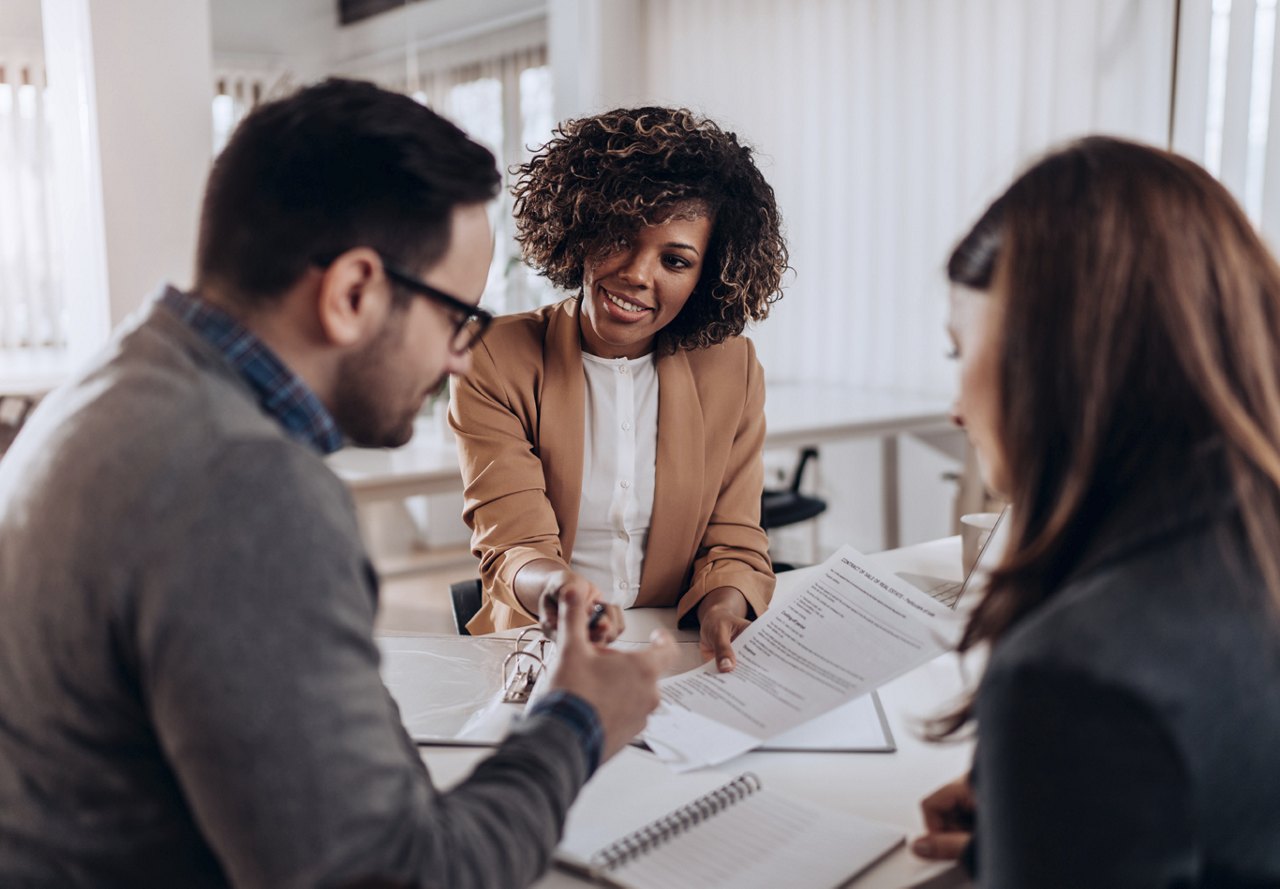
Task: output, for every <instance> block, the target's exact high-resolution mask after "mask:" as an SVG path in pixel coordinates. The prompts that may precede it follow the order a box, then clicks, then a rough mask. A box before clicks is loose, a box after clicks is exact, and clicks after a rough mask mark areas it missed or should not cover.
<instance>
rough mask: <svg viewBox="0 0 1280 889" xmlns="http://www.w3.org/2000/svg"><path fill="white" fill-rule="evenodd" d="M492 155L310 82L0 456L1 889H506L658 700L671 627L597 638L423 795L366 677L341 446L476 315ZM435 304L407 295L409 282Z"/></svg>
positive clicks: (341, 85)
mask: <svg viewBox="0 0 1280 889" xmlns="http://www.w3.org/2000/svg"><path fill="white" fill-rule="evenodd" d="M498 184H499V177H498V173H497V170H496V169H495V167H494V161H493V157H492V156H491V155H490V154H489V152H487V151H486V150H485V149H483V148H481V147H480V146H478V145H476V144H475V143H474V142H471V141H470V140H469V139H467V138H466V136H465V135H464V134H463V133H462V132H461V131H459V130H458V129H457V128H455V127H453V126H452V125H451V124H449V123H447V122H446V121H444V120H443V119H442V118H440V117H439V116H437V115H435V114H434V113H433V112H431V111H429V110H428V109H426V108H424V107H422V106H420V105H418V104H416V103H415V102H413V101H412V100H410V99H408V98H406V97H404V96H398V95H395V94H392V93H388V92H384V91H382V90H379V89H377V88H375V87H373V86H371V85H368V84H359V83H354V82H350V81H328V82H326V83H323V84H320V85H318V86H314V87H311V88H309V89H306V90H303V91H302V92H300V93H298V94H296V95H294V96H293V97H291V98H288V99H284V100H281V101H279V102H275V103H272V104H269V105H267V106H264V107H263V108H261V109H259V110H257V111H256V112H254V113H253V114H252V115H250V117H249V118H248V119H246V121H245V122H244V124H243V125H242V126H241V127H240V129H239V130H237V132H236V134H235V136H234V137H233V138H232V140H231V142H230V143H229V144H228V146H227V148H226V149H225V151H224V152H223V153H222V155H221V156H220V157H219V158H218V160H217V162H216V163H215V165H214V168H213V171H212V173H211V175H210V178H209V183H208V188H207V191H206V194H205V200H204V206H203V211H202V216H201V225H200V241H199V250H198V257H197V277H196V284H195V286H194V287H193V288H192V290H191V291H189V292H184V291H181V290H177V289H175V288H172V287H170V288H166V289H164V290H163V291H162V292H161V293H160V294H159V295H158V296H157V297H156V299H154V300H153V301H151V303H150V304H148V305H147V306H146V307H145V308H144V309H143V310H142V311H141V312H140V313H139V314H138V316H137V317H135V318H134V319H131V320H130V321H129V322H127V323H126V324H125V326H124V327H123V328H122V330H120V331H119V332H118V333H117V335H116V336H115V338H114V339H113V341H112V343H111V345H110V347H109V348H108V349H107V350H106V352H105V353H104V354H103V355H102V356H100V357H99V358H98V359H96V360H95V362H94V363H93V364H92V365H91V366H90V367H88V368H87V369H86V370H85V371H83V372H82V373H81V374H80V375H79V376H78V377H77V378H76V379H75V380H73V381H72V382H70V383H69V384H67V385H66V386H64V387H63V388H62V389H60V390H58V391H57V392H55V393H53V394H52V395H50V396H49V397H48V398H47V399H45V401H44V402H43V403H42V405H41V407H40V408H39V409H38V410H37V411H36V412H35V414H34V415H33V416H32V418H31V420H30V421H29V422H28V423H27V425H26V426H25V428H24V429H23V431H22V433H21V434H20V435H19V436H18V438H17V440H16V441H15V443H14V446H13V448H12V450H11V451H10V453H9V454H8V455H7V456H6V458H5V460H4V461H0V613H2V614H3V619H0V885H4V886H23V887H31V886H69V885H75V886H107V885H111V886H116V885H121V886H131V887H144V886H166V887H167V886H184V887H203V886H225V885H231V884H233V885H237V886H249V887H254V886H262V887H292V886H297V887H304V886H306V887H310V886H344V885H367V886H372V885H377V886H399V885H406V886H428V885H429V886H447V887H455V889H465V887H482V886H483V887H498V886H501V887H514V886H522V885H526V884H528V883H529V882H531V881H532V880H533V879H534V878H536V876H537V875H538V874H539V873H541V872H542V871H543V870H544V869H545V867H546V866H547V862H548V860H549V856H550V852H551V849H552V847H553V845H554V844H555V842H556V840H557V838H558V836H559V834H560V830H561V828H562V825H563V821H564V816H565V811H566V809H567V808H568V806H569V804H570V803H571V802H572V800H573V798H574V796H575V795H576V794H577V792H578V790H579V788H580V787H581V786H582V784H583V782H584V781H586V779H587V778H588V777H589V776H590V774H591V773H592V771H593V770H594V769H595V768H596V766H597V765H598V764H599V762H600V761H602V760H603V759H607V758H608V757H609V756H610V755H612V754H613V753H614V752H616V751H617V750H618V749H619V748H620V747H621V746H622V745H623V744H625V743H626V742H627V741H628V740H629V739H630V738H631V737H633V736H634V734H635V733H636V731H637V730H638V729H639V728H640V727H641V726H642V725H643V723H644V719H645V716H646V715H647V713H648V712H649V711H650V710H651V709H652V708H653V707H654V706H656V704H657V701H658V697H657V689H656V677H657V676H658V675H659V673H660V672H661V669H662V667H663V666H664V663H665V661H666V660H667V659H668V658H669V657H670V654H671V652H670V649H671V645H670V642H669V639H665V638H664V639H659V640H658V644H656V645H655V646H654V647H653V648H652V649H651V650H650V651H648V652H644V653H620V652H611V651H606V650H598V649H596V648H594V647H593V646H592V645H591V644H590V642H589V641H588V638H587V630H586V623H587V618H586V615H585V610H584V607H583V603H582V602H580V601H577V600H576V599H574V598H573V597H565V599H566V601H564V602H561V603H560V609H561V610H560V614H559V618H560V624H561V630H560V633H561V666H560V668H559V669H558V670H557V673H556V674H555V676H554V677H553V681H552V690H551V692H550V694H548V695H547V697H546V698H545V699H544V700H543V701H542V702H540V703H539V704H537V705H536V706H534V707H533V708H531V710H530V712H529V714H528V715H527V718H526V719H525V720H524V721H523V722H522V724H521V725H520V726H519V727H518V728H517V729H516V730H515V731H514V732H513V733H512V736H511V737H510V738H509V739H508V740H507V741H506V742H505V743H503V744H502V745H501V746H500V747H499V748H498V749H497V750H496V751H495V752H494V754H493V755H492V756H491V757H490V758H488V759H487V760H485V761H484V762H483V763H482V764H481V765H480V766H479V767H478V768H477V769H476V771H475V772H474V774H472V775H471V777H470V778H468V779H467V780H466V781H464V782H463V783H461V784H460V785H458V786H457V787H455V788H454V789H452V790H451V791H449V792H447V793H441V792H439V791H438V790H436V789H435V788H434V787H433V785H432V783H431V781H430V778H429V777H428V775H427V773H426V770H425V768H424V767H423V764H422V762H421V760H420V759H419V757H418V755H417V751H416V748H415V747H414V745H413V744H412V742H411V741H410V740H409V738H408V736H407V735H406V734H405V732H404V730H403V728H402V727H401V725H400V722H399V715H398V712H397V710H396V707H395V705H394V703H393V702H392V701H391V699H390V697H389V695H388V694H387V691H386V689H385V688H384V687H383V685H382V683H381V680H380V677H379V674H378V650H377V647H376V645H375V644H374V641H373V638H372V631H373V622H374V616H375V612H376V607H377V581H376V577H375V575H374V572H373V569H372V567H371V566H370V564H369V561H368V559H367V557H366V555H365V553H364V551H363V549H362V548H361V545H360V538H359V532H358V529H357V527H356V521H355V516H354V511H353V508H352V503H351V499H350V496H349V495H348V493H347V491H346V489H345V488H344V487H343V485H342V484H341V482H339V481H338V480H337V479H336V478H335V477H334V476H333V474H332V473H331V472H330V471H329V470H328V469H327V467H326V466H325V464H324V462H323V460H322V457H323V455H324V454H326V453H329V452H331V451H333V450H334V449H336V448H338V447H339V446H340V445H341V444H342V443H343V442H344V441H351V442H354V443H356V444H361V445H373V446H396V445H400V444H403V443H404V442H405V441H407V440H408V439H409V437H410V435H411V434H412V428H413V418H414V416H415V415H416V414H417V413H418V411H419V410H420V408H421V406H422V404H423V402H424V401H425V399H426V398H428V397H429V396H430V395H431V394H433V393H435V392H437V391H439V390H440V388H441V387H442V386H444V385H445V383H446V381H447V379H448V376H449V375H450V374H465V373H466V372H467V370H468V368H469V365H470V356H469V350H470V348H471V347H472V346H473V345H474V344H475V343H476V341H477V340H478V339H479V338H480V337H481V336H483V334H484V331H485V328H486V326H487V325H488V322H489V320H490V316H489V314H488V313H487V312H485V311H484V310H483V309H480V308H478V306H477V305H476V304H477V302H478V301H479V298H480V293H481V290H482V289H483V287H484V282H485V279H486V277H487V271H488V266H489V263H490V260H491V258H492V233H491V230H490V228H489V224H488V218H487V216H486V213H485V210H484V205H485V203H486V202H487V201H489V200H490V199H491V198H492V197H493V196H494V194H495V193H496V191H497V188H498ZM420 297H422V298H420Z"/></svg>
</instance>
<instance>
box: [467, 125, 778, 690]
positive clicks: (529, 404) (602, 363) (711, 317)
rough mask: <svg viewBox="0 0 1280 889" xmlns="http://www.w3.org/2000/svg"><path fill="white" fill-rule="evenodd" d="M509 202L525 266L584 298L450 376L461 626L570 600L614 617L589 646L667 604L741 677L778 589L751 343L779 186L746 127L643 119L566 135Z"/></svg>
mask: <svg viewBox="0 0 1280 889" xmlns="http://www.w3.org/2000/svg"><path fill="white" fill-rule="evenodd" d="M514 192H515V197H516V203H515V215H516V225H517V239H518V240H519V241H520V244H521V246H522V248H523V252H524V258H525V260H526V261H527V262H528V263H529V264H530V265H531V266H532V267H533V268H535V269H536V270H537V271H538V272H539V273H541V274H542V275H544V276H546V277H547V278H548V279H549V280H550V281H551V282H552V283H554V284H555V285H557V286H559V287H561V288H564V289H566V290H569V291H574V292H576V293H575V295H574V296H573V297H571V298H569V299H566V300H564V301H563V302H560V303H557V304H555V305H552V306H548V307H545V308H542V309H538V310H536V311H533V312H526V313H523V314H518V315H511V316H507V317H502V318H499V319H497V320H496V321H495V322H494V325H493V327H492V328H491V330H490V331H489V333H488V334H487V336H486V338H485V340H484V341H483V342H482V343H480V345H479V348H477V349H476V350H475V351H474V352H473V368H472V372H471V375H470V376H469V377H468V378H467V379H465V380H463V379H459V380H458V381H457V382H456V383H455V389H454V396H453V403H452V405H451V408H450V424H451V425H452V426H453V428H454V430H455V431H456V432H457V436H458V447H459V453H460V456H461V461H462V474H463V479H464V481H465V483H466V505H465V509H464V513H463V517H464V519H465V520H466V521H467V524H468V525H469V526H470V527H471V529H472V538H471V539H472V548H473V550H474V552H475V553H476V555H477V556H478V557H479V558H480V571H481V578H482V582H483V587H484V604H483V606H482V607H481V609H480V612H479V613H478V614H477V615H476V617H475V618H474V619H473V620H472V621H471V622H470V624H468V628H469V629H470V631H471V632H472V633H481V632H489V631H492V630H497V629H505V628H509V627H514V626H521V625H524V624H530V623H533V622H535V621H536V620H537V619H538V614H539V603H540V597H541V596H542V595H543V594H544V593H550V594H556V593H558V592H559V591H561V590H564V589H567V588H573V589H577V590H580V591H581V593H582V595H583V596H584V597H585V598H586V599H587V601H589V602H598V603H601V604H602V605H604V606H605V616H604V618H603V620H602V621H601V622H600V625H599V627H598V628H597V629H598V631H599V632H598V636H597V638H601V639H603V640H605V641H608V640H610V639H612V638H615V637H616V636H617V634H618V633H620V632H621V630H622V623H623V621H622V609H623V608H627V607H632V606H652V605H675V606H676V607H677V610H678V617H679V619H680V620H681V621H682V622H685V623H690V624H691V623H693V622H694V621H696V622H697V623H698V625H699V627H700V635H701V640H702V645H703V648H704V649H706V650H707V651H709V652H711V653H712V654H713V655H714V657H715V659H716V662H717V664H718V665H719V667H720V669H722V670H729V669H732V668H733V666H734V663H735V659H734V655H733V649H732V646H731V644H730V643H731V640H732V639H733V638H734V637H736V636H737V634H738V633H739V632H741V630H742V629H743V628H744V627H746V626H747V624H748V621H749V620H750V618H751V617H752V616H753V615H755V614H759V613H760V612H761V611H763V610H764V609H765V608H766V607H767V606H768V604H769V598H770V596H771V595H772V592H773V585H774V576H773V570H772V568H771V567H770V563H769V557H768V552H767V551H768V540H767V538H766V537H765V534H764V531H762V530H761V528H760V494H761V489H762V487H763V483H764V473H763V465H762V461H761V450H762V447H763V444H764V377H763V373H762V371H761V368H760V363H759V362H758V361H757V360H756V356H755V350H754V347H753V346H752V344H751V341H750V340H749V339H747V338H746V337H743V336H741V334H742V332H743V330H744V329H745V327H746V325H747V323H748V322H750V321H760V320H762V319H763V318H765V317H766V316H767V315H768V313H769V306H770V304H771V303H772V302H773V301H774V300H776V299H777V298H778V297H779V295H780V292H779V285H780V283H781V279H782V274H783V272H784V271H785V270H786V268H787V250H786V245H785V244H784V242H783V238H782V233H781V223H780V219H779V215H778V209H777V206H776V204H775V201H774V196H773V189H772V188H770V187H769V184H768V183H767V182H766V181H765V180H764V177H763V176H762V175H761V174H760V171H759V170H758V169H757V168H756V165H755V163H754V161H753V160H752V156H751V151H750V150H749V149H748V148H747V147H745V146H743V145H741V144H740V143H739V142H738V140H737V138H736V137H735V136H734V134H732V133H728V132H725V131H723V130H722V129H720V127H718V126H717V125H716V124H715V123H713V122H712V121H710V120H707V119H705V118H701V117H698V116H696V115H694V114H693V113H691V112H689V111H686V110H681V109H668V108H636V109H620V110H616V111H610V112H608V113H605V114H600V115H597V116H595V117H589V118H583V119H580V120H572V121H569V122H567V123H564V124H562V125H561V126H560V127H559V129H557V131H556V133H555V135H554V137H553V138H552V140H551V141H550V142H549V143H548V144H547V145H546V146H545V147H544V148H543V149H542V150H541V151H540V152H539V153H538V154H537V155H536V156H535V157H533V158H532V159H531V160H530V161H529V162H528V163H527V164H524V165H523V166H522V167H520V169H519V179H518V182H517V184H516V186H515V189H514ZM551 617H552V616H551V615H548V619H550V618H551Z"/></svg>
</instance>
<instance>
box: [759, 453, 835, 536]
mask: <svg viewBox="0 0 1280 889" xmlns="http://www.w3.org/2000/svg"><path fill="white" fill-rule="evenodd" d="M817 457H818V449H817V448H813V447H808V448H804V449H802V450H801V451H800V462H799V463H798V464H797V465H796V470H795V474H794V475H792V477H791V484H790V485H789V486H788V487H786V488H780V489H773V490H771V489H768V488H766V489H765V491H764V493H763V495H762V496H761V498H760V527H762V528H763V529H764V530H766V531H768V530H769V529H770V528H782V527H785V526H787V525H794V524H797V523H799V522H807V521H809V520H810V519H815V518H817V517H818V516H820V515H822V513H824V512H826V511H827V501H825V500H823V499H822V498H821V497H812V496H810V495H808V494H802V493H801V492H800V485H801V483H802V482H803V481H804V468H805V466H806V465H808V463H809V461H810V460H816V459H817ZM816 534H817V529H816V527H815V529H814V535H815V537H814V544H813V549H814V550H815V551H816V550H817V538H816Z"/></svg>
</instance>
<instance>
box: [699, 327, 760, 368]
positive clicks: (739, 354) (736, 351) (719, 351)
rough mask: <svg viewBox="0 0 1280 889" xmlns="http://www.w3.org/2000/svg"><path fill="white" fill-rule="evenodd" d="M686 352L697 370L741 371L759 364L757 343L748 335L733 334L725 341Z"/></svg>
mask: <svg viewBox="0 0 1280 889" xmlns="http://www.w3.org/2000/svg"><path fill="white" fill-rule="evenodd" d="M684 354H685V356H686V357H687V359H688V361H689V366H690V367H691V368H693V369H694V370H695V371H700V370H701V371H715V370H724V371H725V372H733V373H740V372H742V371H743V370H744V369H748V370H749V369H750V368H751V367H752V366H754V365H758V364H759V360H758V359H757V358H756V347H755V343H753V342H752V341H751V338H750V337H748V336H741V335H740V336H731V337H729V338H728V339H727V340H725V341H724V342H723V343H717V344H716V345H714V346H705V347H703V348H701V349H686V350H684Z"/></svg>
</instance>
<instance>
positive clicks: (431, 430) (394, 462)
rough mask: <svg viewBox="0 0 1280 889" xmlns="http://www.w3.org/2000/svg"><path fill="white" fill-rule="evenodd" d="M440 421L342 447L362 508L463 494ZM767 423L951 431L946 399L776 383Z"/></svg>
mask: <svg viewBox="0 0 1280 889" xmlns="http://www.w3.org/2000/svg"><path fill="white" fill-rule="evenodd" d="M439 422H440V421H436V420H431V421H424V422H421V423H420V424H419V425H418V427H417V430H416V433H415V435H414V438H413V440H412V441H411V442H409V444H407V445H405V446H404V447H403V448H398V449H396V450H382V449H376V448H344V449H343V450H341V451H339V452H338V453H336V454H334V455H332V456H331V457H329V465H330V466H331V467H332V468H333V470H334V472H336V473H337V474H338V475H339V476H340V477H341V478H342V480H343V481H345V482H346V483H347V485H348V486H350V488H351V490H352V492H353V493H354V494H355V496H356V499H357V501H358V502H362V503H364V502H371V501H376V500H396V499H403V498H404V497H410V496H415V495H423V494H444V493H449V492H451V491H459V490H461V489H462V475H461V472H460V470H459V468H458V453H457V448H456V446H455V444H454V441H453V437H452V436H451V435H448V434H447V433H446V431H445V430H443V429H441V428H440V426H439ZM765 422H766V430H767V432H766V437H765V447H766V448H787V447H798V446H802V445H810V444H821V443H823V442H828V441H835V440H841V439H849V438H857V437H860V436H886V435H898V434H903V433H909V432H920V431H924V430H929V429H941V428H947V427H948V426H949V413H948V402H947V400H946V399H945V398H938V397H930V396H920V395H906V394H902V393H896V392H889V391H884V390H871V389H860V388H856V387H851V386H839V385H827V384H817V385H814V384H801V383H777V384H770V385H769V389H768V399H767V401H766V404H765Z"/></svg>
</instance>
